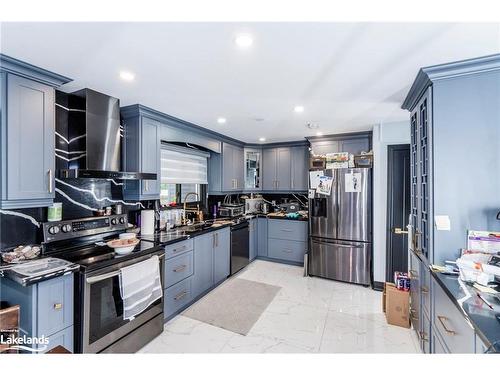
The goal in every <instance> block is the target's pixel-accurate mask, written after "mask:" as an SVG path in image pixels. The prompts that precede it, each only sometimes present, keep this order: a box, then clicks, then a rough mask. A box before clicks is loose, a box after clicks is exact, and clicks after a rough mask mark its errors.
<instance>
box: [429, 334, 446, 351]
mask: <svg viewBox="0 0 500 375" xmlns="http://www.w3.org/2000/svg"><path fill="white" fill-rule="evenodd" d="M431 347H432V353H433V354H448V353H449V351H448V350H447V349H446V347H445V346H444V345H443V343H442V341H441V339H440V338H439V336H438V335H436V334H435V333H433V334H432V342H431Z"/></svg>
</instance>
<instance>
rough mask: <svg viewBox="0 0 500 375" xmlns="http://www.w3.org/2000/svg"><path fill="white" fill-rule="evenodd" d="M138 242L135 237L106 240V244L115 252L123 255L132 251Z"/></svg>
mask: <svg viewBox="0 0 500 375" xmlns="http://www.w3.org/2000/svg"><path fill="white" fill-rule="evenodd" d="M138 243H139V240H138V239H137V238H126V239H116V240H111V241H108V242H106V245H108V246H109V247H111V248H112V249H113V250H114V251H115V253H116V254H118V255H125V254H130V253H131V252H132V251H134V249H135V247H136V246H137V244H138Z"/></svg>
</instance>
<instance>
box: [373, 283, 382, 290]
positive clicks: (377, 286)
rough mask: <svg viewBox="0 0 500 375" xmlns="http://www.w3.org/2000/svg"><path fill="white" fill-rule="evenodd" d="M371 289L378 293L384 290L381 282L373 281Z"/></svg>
mask: <svg viewBox="0 0 500 375" xmlns="http://www.w3.org/2000/svg"><path fill="white" fill-rule="evenodd" d="M373 289H374V290H378V291H380V292H381V291H383V290H384V283H383V282H382V281H374V282H373Z"/></svg>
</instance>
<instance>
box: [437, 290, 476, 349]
mask: <svg viewBox="0 0 500 375" xmlns="http://www.w3.org/2000/svg"><path fill="white" fill-rule="evenodd" d="M432 291H433V295H434V318H433V322H432V323H433V327H434V329H436V330H437V331H438V332H439V334H440V336H441V337H442V339H443V344H444V345H445V346H446V347H447V348H448V349H449V351H450V352H451V353H474V339H475V337H474V330H473V329H472V327H470V326H469V324H468V322H467V321H466V320H465V318H464V316H463V315H462V313H461V312H460V311H459V310H458V309H457V307H456V306H455V305H454V304H453V302H452V301H451V300H450V298H448V296H447V295H446V293H445V292H444V291H443V289H441V287H440V286H439V285H438V284H437V283H436V282H435V281H433V282H432Z"/></svg>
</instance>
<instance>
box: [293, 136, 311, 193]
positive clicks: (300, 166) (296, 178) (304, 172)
mask: <svg viewBox="0 0 500 375" xmlns="http://www.w3.org/2000/svg"><path fill="white" fill-rule="evenodd" d="M290 151H291V158H292V163H291V168H292V170H291V181H290V190H292V191H306V190H307V186H308V172H309V147H308V146H299V147H291V148H290Z"/></svg>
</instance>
